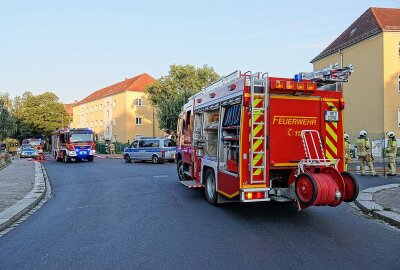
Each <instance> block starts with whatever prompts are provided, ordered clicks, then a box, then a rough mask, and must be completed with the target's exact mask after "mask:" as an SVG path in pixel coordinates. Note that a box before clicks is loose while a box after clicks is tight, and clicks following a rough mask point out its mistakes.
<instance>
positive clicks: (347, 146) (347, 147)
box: [344, 141, 350, 158]
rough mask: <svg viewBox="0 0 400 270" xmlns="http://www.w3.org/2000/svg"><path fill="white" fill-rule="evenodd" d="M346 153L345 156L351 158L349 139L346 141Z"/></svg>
mask: <svg viewBox="0 0 400 270" xmlns="http://www.w3.org/2000/svg"><path fill="white" fill-rule="evenodd" d="M344 154H345V156H344V157H345V158H350V143H349V141H344Z"/></svg>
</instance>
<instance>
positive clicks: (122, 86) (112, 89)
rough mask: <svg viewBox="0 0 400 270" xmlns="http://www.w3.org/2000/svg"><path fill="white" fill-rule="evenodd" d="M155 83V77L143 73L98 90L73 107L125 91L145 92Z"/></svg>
mask: <svg viewBox="0 0 400 270" xmlns="http://www.w3.org/2000/svg"><path fill="white" fill-rule="evenodd" d="M153 82H155V79H154V78H153V77H151V76H150V75H149V74H147V73H143V74H140V75H137V76H135V77H132V78H127V79H125V80H123V81H122V82H118V83H116V84H113V85H110V86H107V87H105V88H102V89H100V90H97V91H95V92H93V93H92V94H90V95H89V96H87V97H86V98H84V99H82V100H81V101H79V102H78V103H75V104H74V105H73V106H76V105H80V104H84V103H87V102H90V101H93V100H96V99H100V98H103V97H107V96H111V95H115V94H118V93H122V92H125V91H138V92H143V91H144V90H145V89H146V86H147V85H149V84H152V83H153Z"/></svg>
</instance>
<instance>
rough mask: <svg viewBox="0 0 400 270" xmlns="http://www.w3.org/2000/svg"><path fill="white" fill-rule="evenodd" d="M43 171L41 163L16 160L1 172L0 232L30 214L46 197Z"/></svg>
mask: <svg viewBox="0 0 400 270" xmlns="http://www.w3.org/2000/svg"><path fill="white" fill-rule="evenodd" d="M43 170H44V169H43V167H42V164H40V162H37V161H32V160H30V159H14V160H13V161H12V163H11V164H10V165H8V166H7V167H5V168H4V169H2V170H0V232H1V231H2V230H4V229H6V228H8V227H9V226H11V225H12V224H13V223H14V222H15V221H17V220H18V219H20V218H21V217H22V216H24V215H25V214H26V213H28V212H29V211H30V210H31V209H32V208H34V207H35V206H36V205H37V204H38V203H39V202H40V201H41V199H42V198H43V197H44V195H45V193H46V182H45V173H44V171H43ZM2 234H3V233H0V236H2Z"/></svg>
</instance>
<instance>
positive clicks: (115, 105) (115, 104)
mask: <svg viewBox="0 0 400 270" xmlns="http://www.w3.org/2000/svg"><path fill="white" fill-rule="evenodd" d="M116 107H117V101H115V100H114V102H113V108H114V109H115V108H116Z"/></svg>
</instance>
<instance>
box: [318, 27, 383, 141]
mask: <svg viewBox="0 0 400 270" xmlns="http://www.w3.org/2000/svg"><path fill="white" fill-rule="evenodd" d="M341 53H342V59H343V66H347V65H349V64H352V65H353V66H354V73H353V74H352V75H351V77H350V78H349V82H348V83H345V84H344V87H343V89H344V91H343V94H344V98H345V102H346V106H345V111H344V118H345V119H344V124H345V131H346V132H348V133H352V134H356V133H358V132H359V131H360V130H362V129H365V130H367V131H368V132H369V133H370V134H380V133H383V129H384V123H383V122H384V121H383V119H384V109H383V108H384V98H383V92H384V79H383V70H384V65H383V34H379V35H377V36H374V37H372V38H370V39H367V40H365V41H362V42H360V43H358V44H356V45H353V46H351V47H349V48H346V49H343V50H342V51H341ZM340 60H341V55H340V53H336V54H334V55H331V56H328V57H326V58H324V59H321V60H319V61H316V62H315V63H313V65H314V70H315V69H320V68H323V67H326V66H328V65H329V64H334V63H339V65H340Z"/></svg>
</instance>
